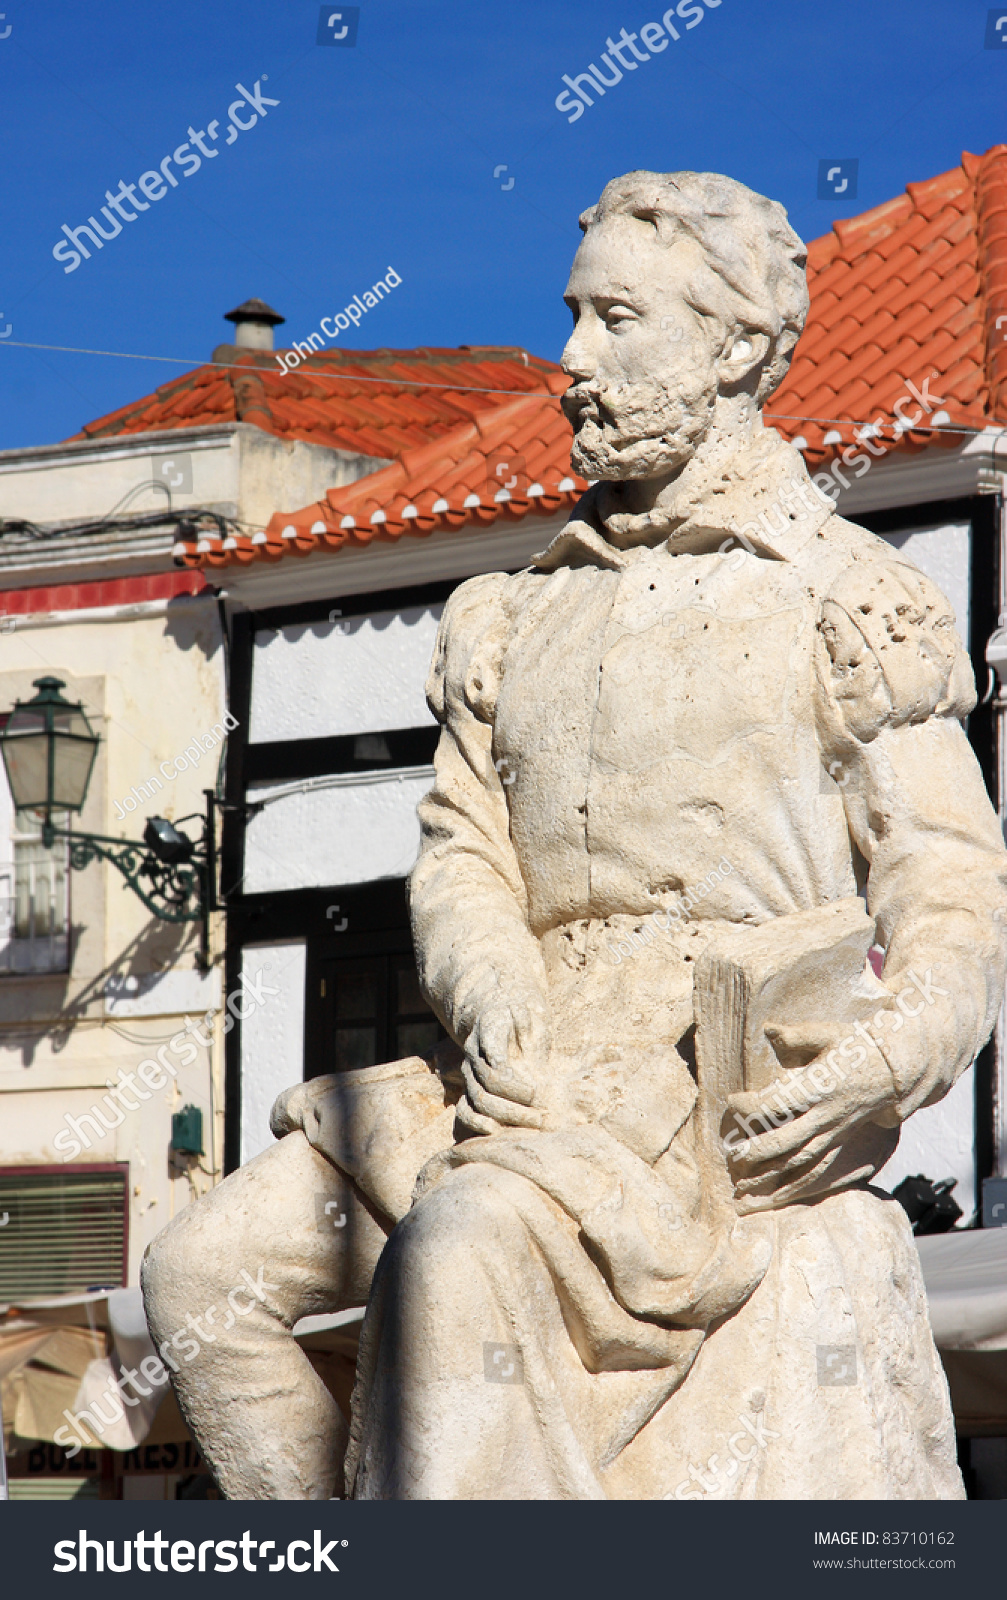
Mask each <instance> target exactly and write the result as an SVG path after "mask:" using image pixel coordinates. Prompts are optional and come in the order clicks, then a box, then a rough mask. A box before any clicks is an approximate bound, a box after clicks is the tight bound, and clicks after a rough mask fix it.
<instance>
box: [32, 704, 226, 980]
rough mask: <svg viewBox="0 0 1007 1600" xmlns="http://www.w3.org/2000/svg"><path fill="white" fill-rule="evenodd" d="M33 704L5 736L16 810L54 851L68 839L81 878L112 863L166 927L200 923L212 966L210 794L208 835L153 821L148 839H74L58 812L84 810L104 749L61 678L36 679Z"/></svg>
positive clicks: (203, 818) (208, 793)
mask: <svg viewBox="0 0 1007 1600" xmlns="http://www.w3.org/2000/svg"><path fill="white" fill-rule="evenodd" d="M34 687H35V688H36V689H37V690H38V693H37V694H36V695H35V697H34V699H32V700H26V701H21V700H18V701H17V702H16V704H15V706H14V710H13V711H12V712H11V713H10V715H9V716H8V718H7V722H6V725H5V727H4V729H3V732H2V734H0V750H2V752H3V762H4V767H5V768H6V771H7V782H8V785H9V787H10V792H11V797H12V799H13V801H14V808H15V810H16V811H29V812H34V813H36V814H39V813H41V817H42V843H43V845H44V846H45V848H46V849H47V850H51V849H52V847H53V845H54V843H55V842H56V840H57V839H67V840H68V841H69V857H70V866H71V868H73V870H74V871H76V872H81V871H83V869H84V868H85V867H86V866H88V865H89V864H90V862H92V861H98V860H100V861H110V862H111V863H112V865H113V866H114V867H116V868H117V869H118V871H119V872H121V873H122V875H123V877H124V878H125V880H126V882H127V883H128V884H129V887H130V888H131V889H132V890H133V892H134V894H136V895H138V896H139V898H140V899H141V900H142V901H143V903H144V905H145V906H146V907H147V909H148V911H151V912H153V914H154V916H155V917H160V918H161V919H162V920H163V921H165V922H199V923H201V924H202V950H201V956H202V961H203V964H204V965H205V964H207V963H208V961H209V914H210V912H211V911H215V910H216V909H217V898H216V875H217V869H216V839H215V829H214V820H215V818H214V807H215V805H219V802H218V801H217V800H216V798H215V796H214V793H213V790H212V789H205V790H204V791H203V793H204V795H205V797H206V810H205V812H204V813H200V812H193V813H192V816H191V817H182V818H181V819H180V821H181V822H189V821H193V820H196V819H198V820H199V821H200V822H201V824H202V836H201V837H200V838H199V839H190V838H189V836H188V834H186V833H182V832H181V830H180V828H179V826H178V825H177V824H175V823H173V822H169V821H168V820H167V818H165V817H151V818H149V819H148V822H147V826H146V828H145V829H144V833H143V840H142V842H141V841H138V840H132V839H113V838H110V837H109V836H108V835H106V834H100V833H74V832H72V831H71V830H70V829H68V828H61V827H57V825H56V824H55V823H54V822H53V820H52V819H53V814H54V813H57V812H67V811H70V812H73V811H76V812H79V811H80V810H81V808H82V807H83V804H84V801H85V799H86V798H87V789H88V784H89V783H90V781H91V773H92V771H93V768H94V759H95V755H96V753H97V750H98V743H99V739H98V735H97V734H96V733H95V732H94V731H93V729H92V727H91V724H90V723H89V721H88V719H87V717H86V715H85V713H84V707H83V706H82V705H80V704H76V705H75V704H74V703H73V702H72V701H70V700H65V699H64V698H63V696H62V694H61V693H60V690H61V689H65V688H66V684H65V683H64V682H63V681H62V679H60V678H37V679H36V680H35V684H34Z"/></svg>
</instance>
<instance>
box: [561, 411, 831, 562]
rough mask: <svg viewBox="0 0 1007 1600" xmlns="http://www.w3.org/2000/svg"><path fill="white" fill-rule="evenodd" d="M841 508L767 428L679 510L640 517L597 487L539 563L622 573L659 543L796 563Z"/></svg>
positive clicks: (683, 499) (672, 549) (685, 497)
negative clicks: (723, 549) (748, 553)
mask: <svg viewBox="0 0 1007 1600" xmlns="http://www.w3.org/2000/svg"><path fill="white" fill-rule="evenodd" d="M781 490H782V491H783V493H782V494H781ZM834 510H835V507H834V506H833V504H832V502H831V501H828V502H827V501H826V499H825V497H824V496H823V495H822V493H821V492H820V491H819V490H818V489H816V488H815V487H814V486H813V485H812V483H811V480H810V478H809V477H808V472H807V468H806V467H805V465H804V460H803V457H802V456H801V455H800V454H799V453H798V451H796V450H795V449H794V448H793V446H792V445H789V444H787V443H786V442H785V441H784V440H783V439H781V438H780V436H779V434H777V433H775V432H774V431H773V430H772V429H771V428H764V429H760V430H759V431H758V432H757V433H756V434H755V435H753V437H752V439H751V440H750V441H748V442H747V443H746V444H745V445H744V446H743V447H742V448H741V449H740V450H739V451H738V452H737V454H736V455H735V456H733V457H732V458H731V460H730V462H729V463H728V465H727V467H726V469H721V470H720V471H718V472H717V473H716V474H714V473H707V474H706V475H705V477H704V478H702V479H701V480H699V481H698V482H694V483H693V484H691V485H690V487H689V489H688V491H687V492H684V493H683V494H681V495H680V496H679V497H678V499H677V500H676V501H675V503H674V504H673V506H672V507H671V508H667V507H666V508H662V509H661V510H655V511H651V512H648V513H645V514H644V515H642V516H633V515H630V514H629V513H626V512H623V511H621V510H620V509H619V506H618V491H617V490H613V486H612V485H610V484H607V483H596V484H593V485H592V487H591V488H590V489H589V490H588V491H587V493H586V494H585V495H584V496H583V497H582V499H581V500H579V501H578V503H577V506H576V508H575V511H574V514H573V516H572V517H571V519H570V521H569V522H568V523H567V524H566V525H565V527H563V528H562V529H561V530H560V532H559V533H558V534H557V535H556V537H555V539H553V541H552V543H551V544H550V545H549V546H548V548H547V549H546V550H544V551H543V552H542V553H541V555H538V556H535V557H534V559H533V565H534V566H535V567H537V568H538V569H539V570H540V571H544V572H554V571H555V570H556V569H557V568H559V567H583V566H597V567H608V568H610V569H611V570H614V571H617V572H619V571H622V570H624V569H625V568H626V567H628V566H629V565H630V563H631V562H632V561H633V560H634V558H635V557H636V555H637V553H638V552H639V551H641V550H644V549H647V548H651V549H653V548H655V547H656V546H658V545H661V546H663V547H664V549H666V550H667V552H668V553H669V555H678V554H684V553H688V554H700V553H702V552H706V551H711V550H719V549H720V548H721V547H722V546H725V544H726V547H727V548H729V549H748V550H750V551H752V553H753V554H755V555H757V556H761V557H763V558H765V559H768V560H775V561H792V560H793V559H794V558H795V556H796V555H797V553H798V551H799V550H800V549H802V548H803V546H804V545H805V544H806V543H807V541H808V540H809V539H810V538H812V537H813V536H814V535H815V534H816V533H817V532H818V530H819V528H821V527H822V525H823V524H824V523H825V522H826V521H828V519H829V517H830V516H832V515H833V514H834ZM727 541H731V542H730V543H729V544H727Z"/></svg>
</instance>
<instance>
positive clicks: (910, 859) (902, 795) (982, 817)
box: [816, 555, 1007, 1122]
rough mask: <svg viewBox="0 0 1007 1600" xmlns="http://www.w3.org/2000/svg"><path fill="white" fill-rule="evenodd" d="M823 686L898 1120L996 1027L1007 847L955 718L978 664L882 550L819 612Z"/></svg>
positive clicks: (916, 583) (823, 715)
mask: <svg viewBox="0 0 1007 1600" xmlns="http://www.w3.org/2000/svg"><path fill="white" fill-rule="evenodd" d="M816 679H817V683H816V703H817V713H818V725H819V736H820V740H821V746H822V755H823V759H824V762H825V765H826V767H827V768H828V769H829V771H830V772H831V774H832V776H833V777H834V778H835V780H836V781H837V783H838V784H839V786H840V789H841V791H842V795H843V800H844V804H845V807H846V816H847V820H848V823H849V828H850V833H851V835H852V837H853V839H854V841H855V843H856V845H857V847H858V849H859V850H860V852H861V854H862V855H863V856H864V858H865V860H866V861H867V863H868V866H869V875H868V880H867V897H868V907H869V909H870V912H871V915H872V916H873V917H875V918H876V920H877V930H878V940H879V942H880V943H881V944H882V945H883V946H884V948H885V952H886V954H885V964H884V971H883V975H882V981H883V983H884V985H885V987H886V988H887V989H889V990H890V991H891V992H892V994H893V995H896V996H898V997H899V998H898V1000H897V1002H896V1006H895V1007H892V1008H891V1011H892V1017H891V1020H890V1021H887V1022H886V1025H885V1027H884V1029H883V1030H882V1043H881V1047H880V1048H881V1050H882V1053H883V1055H884V1056H885V1059H886V1060H887V1062H888V1065H889V1067H890V1069H891V1073H892V1077H893V1080H894V1084H895V1091H896V1100H895V1105H894V1109H893V1113H892V1121H893V1122H894V1120H895V1118H896V1117H897V1118H898V1119H899V1120H904V1119H905V1118H906V1117H908V1116H910V1115H911V1113H912V1112H913V1111H915V1110H917V1109H918V1107H920V1106H922V1105H930V1104H931V1103H933V1102H934V1101H936V1100H939V1099H941V1097H942V1096H943V1095H944V1094H946V1093H947V1091H948V1089H950V1087H951V1086H952V1084H953V1083H954V1082H955V1081H956V1079H957V1078H958V1077H959V1076H960V1074H961V1073H962V1072H964V1070H965V1069H966V1067H968V1065H969V1063H970V1062H971V1061H973V1060H974V1058H975V1056H976V1054H977V1053H978V1051H979V1050H980V1049H981V1048H982V1046H983V1044H984V1043H985V1042H986V1040H987V1039H988V1037H989V1035H990V1032H991V1030H992V1028H993V1026H994V1023H995V1022H996V1018H997V1013H998V1011H999V1008H1000V1004H1001V1002H1002V1000H1003V995H1004V969H1005V951H1004V909H1003V908H1004V907H1005V906H1007V852H1005V850H1004V841H1003V835H1002V832H1001V829H1000V824H999V822H998V820H997V817H996V814H995V812H994V810H993V807H992V806H991V804H990V801H989V798H988V796H987V793H986V789H985V785H984V783H983V779H982V774H981V772H980V770H979V764H978V762H977V761H976V758H975V755H974V754H973V752H972V749H971V746H970V745H969V742H968V739H967V738H966V735H965V732H964V729H963V728H962V725H961V719H962V718H964V717H965V716H967V715H968V713H969V712H970V711H971V710H972V709H973V707H974V706H975V703H976V694H975V682H974V679H973V675H972V667H971V663H970V662H969V658H968V656H967V655H966V653H965V651H964V649H963V647H962V644H961V640H960V639H959V637H958V635H957V633H956V632H955V627H954V615H953V612H952V610H951V607H950V605H949V603H948V601H947V600H946V599H945V598H944V596H943V595H942V594H941V592H940V590H939V589H938V588H937V587H936V585H935V584H933V583H932V582H931V581H930V580H929V579H928V578H927V577H925V576H924V575H923V573H921V572H920V571H918V569H917V568H915V567H913V566H910V565H908V564H907V563H905V562H901V561H899V560H898V559H897V558H894V557H891V558H888V557H886V556H884V555H881V556H876V557H874V558H873V559H869V560H857V561H854V562H853V563H852V565H850V566H848V567H847V568H846V569H845V570H844V571H843V572H842V573H841V575H840V576H839V577H838V579H836V580H835V581H834V582H833V584H832V585H831V586H830V588H829V591H828V595H827V598H826V600H825V602H824V605H823V608H822V615H821V619H820V622H819V637H818V642H817V673H816ZM877 1120H883V1119H882V1118H879V1119H877Z"/></svg>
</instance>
